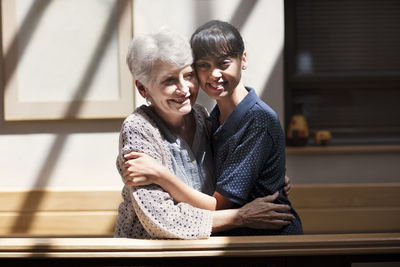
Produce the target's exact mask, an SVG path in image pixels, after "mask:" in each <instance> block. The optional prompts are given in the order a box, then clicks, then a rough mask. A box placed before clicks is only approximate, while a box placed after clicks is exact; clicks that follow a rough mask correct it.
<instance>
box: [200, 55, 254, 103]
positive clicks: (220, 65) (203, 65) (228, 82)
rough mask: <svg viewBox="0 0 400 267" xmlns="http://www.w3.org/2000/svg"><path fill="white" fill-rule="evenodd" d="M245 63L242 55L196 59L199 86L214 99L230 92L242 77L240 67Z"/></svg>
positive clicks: (244, 57) (244, 56)
mask: <svg viewBox="0 0 400 267" xmlns="http://www.w3.org/2000/svg"><path fill="white" fill-rule="evenodd" d="M246 64H247V61H246V54H244V55H243V56H242V57H220V58H219V57H206V58H202V59H199V60H197V61H196V64H195V66H196V71H197V76H198V78H199V81H200V86H201V88H202V89H203V90H204V91H205V92H206V93H207V95H208V96H209V97H210V98H212V99H215V100H219V99H221V98H222V97H224V96H226V95H228V94H231V93H232V92H233V91H234V89H235V88H236V87H237V86H238V84H239V83H240V81H241V78H242V68H243V67H245V66H246Z"/></svg>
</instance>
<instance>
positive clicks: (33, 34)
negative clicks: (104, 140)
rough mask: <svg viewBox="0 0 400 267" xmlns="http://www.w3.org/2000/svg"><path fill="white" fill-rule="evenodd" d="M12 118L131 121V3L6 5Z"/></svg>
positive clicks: (90, 0)
mask: <svg viewBox="0 0 400 267" xmlns="http://www.w3.org/2000/svg"><path fill="white" fill-rule="evenodd" d="M1 5H2V6H1V15H2V52H3V57H2V59H3V80H4V81H3V85H4V90H3V93H4V120H5V121H21V120H62V119H111V118H124V117H126V116H127V115H128V114H129V113H131V112H132V110H133V108H134V103H135V99H134V90H133V80H132V76H131V74H130V72H129V70H128V67H127V65H126V63H125V62H126V61H125V57H126V52H127V48H128V45H129V42H130V41H131V38H132V32H133V29H132V1H131V0H116V1H115V0H85V1H80V0H53V1H52V0H4V1H1Z"/></svg>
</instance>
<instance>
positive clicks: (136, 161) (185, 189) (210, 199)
mask: <svg viewBox="0 0 400 267" xmlns="http://www.w3.org/2000/svg"><path fill="white" fill-rule="evenodd" d="M124 157H125V159H126V160H127V161H126V162H125V163H124V164H123V166H122V167H123V168H124V172H123V179H124V182H125V184H127V185H129V186H140V185H147V184H153V183H154V184H158V185H159V186H161V187H162V188H163V189H164V190H165V191H167V192H168V193H169V194H170V195H171V196H172V197H173V198H174V199H175V200H176V201H178V202H185V203H188V204H190V205H192V206H194V207H197V208H200V209H207V210H223V209H230V208H232V207H233V206H234V203H233V202H231V201H230V200H228V199H227V198H225V197H224V196H223V195H221V194H220V193H218V192H215V193H214V195H213V196H209V195H207V194H204V193H202V192H199V191H197V190H195V189H193V188H192V187H190V186H188V185H187V184H185V183H184V182H182V181H181V180H180V179H179V178H178V177H176V176H175V175H174V174H173V173H171V172H170V171H169V170H168V168H166V167H165V166H163V165H161V164H160V163H159V162H158V161H156V160H154V159H153V158H152V157H150V156H148V155H147V154H144V153H139V152H131V153H129V154H126V155H125V156H124ZM289 190H290V179H289V177H285V188H284V192H285V194H286V195H288V193H289Z"/></svg>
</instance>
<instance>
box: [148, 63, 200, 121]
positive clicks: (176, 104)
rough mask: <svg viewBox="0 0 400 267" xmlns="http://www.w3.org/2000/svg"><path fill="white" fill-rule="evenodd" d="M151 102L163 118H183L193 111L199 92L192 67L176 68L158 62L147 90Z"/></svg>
mask: <svg viewBox="0 0 400 267" xmlns="http://www.w3.org/2000/svg"><path fill="white" fill-rule="evenodd" d="M147 90H148V94H149V100H150V101H151V104H152V106H153V107H154V108H155V109H156V110H157V113H159V115H160V116H161V117H164V116H165V117H171V116H183V115H186V114H188V113H189V112H190V111H191V110H192V106H193V105H194V103H195V102H196V98H197V93H198V91H199V86H198V82H197V79H196V75H195V73H194V70H193V68H192V66H190V65H187V66H184V67H182V68H179V67H176V66H174V65H172V64H170V63H168V62H164V61H158V62H157V65H156V66H155V67H154V69H153V79H152V81H151V83H150V86H149V88H147Z"/></svg>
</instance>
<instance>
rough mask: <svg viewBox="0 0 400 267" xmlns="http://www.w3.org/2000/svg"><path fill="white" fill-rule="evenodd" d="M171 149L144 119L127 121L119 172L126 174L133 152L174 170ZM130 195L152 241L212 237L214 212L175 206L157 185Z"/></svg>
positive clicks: (124, 125)
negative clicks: (127, 156) (128, 155)
mask: <svg viewBox="0 0 400 267" xmlns="http://www.w3.org/2000/svg"><path fill="white" fill-rule="evenodd" d="M167 149H168V148H167V146H166V145H165V144H164V143H163V140H162V137H161V134H160V133H159V131H158V130H157V129H156V128H155V127H154V126H152V125H151V124H150V123H149V122H146V121H145V120H143V118H142V117H136V119H132V118H131V119H129V120H126V121H125V122H124V124H123V126H122V130H121V135H120V154H119V156H118V159H117V165H118V169H119V171H120V173H122V168H121V165H122V164H123V162H124V158H123V155H124V154H126V153H128V152H130V151H138V152H143V153H146V154H148V155H150V156H152V157H153V158H155V159H156V160H158V161H160V162H161V163H162V164H164V165H166V166H168V167H169V168H170V166H169V165H170V163H169V160H168V158H167V157H166V156H165V155H166V154H168V153H167V152H168V151H166V150H167ZM168 163H169V164H168ZM129 192H130V198H131V199H130V201H131V202H132V205H133V208H134V211H135V213H136V215H137V216H138V218H139V221H140V223H141V224H142V226H143V228H144V229H145V230H146V232H147V233H148V234H149V235H150V236H151V237H153V238H178V239H196V238H208V237H209V236H210V235H211V228H212V214H211V212H210V211H208V210H202V209H198V208H195V207H193V206H190V205H188V204H186V203H175V201H174V200H173V199H172V197H171V196H170V195H169V193H167V192H165V191H163V189H162V188H161V187H159V186H157V185H147V186H139V187H130V188H129Z"/></svg>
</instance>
